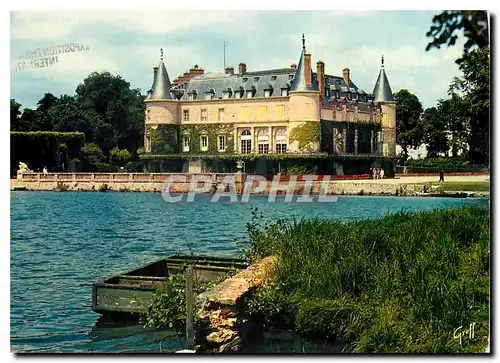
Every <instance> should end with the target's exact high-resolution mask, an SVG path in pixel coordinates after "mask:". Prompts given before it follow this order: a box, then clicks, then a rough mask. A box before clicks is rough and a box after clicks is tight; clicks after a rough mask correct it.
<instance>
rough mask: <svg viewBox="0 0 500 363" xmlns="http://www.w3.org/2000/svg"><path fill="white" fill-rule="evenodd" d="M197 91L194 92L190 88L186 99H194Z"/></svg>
mask: <svg viewBox="0 0 500 363" xmlns="http://www.w3.org/2000/svg"><path fill="white" fill-rule="evenodd" d="M197 93H198V92H196V90H195V89H193V90H191V91H190V92H189V93H188V100H189V101H194V100H196V95H197Z"/></svg>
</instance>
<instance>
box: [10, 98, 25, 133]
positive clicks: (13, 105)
mask: <svg viewBox="0 0 500 363" xmlns="http://www.w3.org/2000/svg"><path fill="white" fill-rule="evenodd" d="M21 106H22V105H21V104H20V103H18V102H16V100H15V99H13V98H11V99H10V131H24V130H23V126H22V123H21Z"/></svg>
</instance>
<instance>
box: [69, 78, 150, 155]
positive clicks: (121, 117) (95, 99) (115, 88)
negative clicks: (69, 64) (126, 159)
mask: <svg viewBox="0 0 500 363" xmlns="http://www.w3.org/2000/svg"><path fill="white" fill-rule="evenodd" d="M76 100H77V101H78V102H79V103H80V104H81V105H82V107H83V108H84V109H85V110H88V111H92V112H93V117H92V122H93V125H92V126H93V129H94V131H95V134H94V142H96V143H97V144H98V145H99V147H100V148H101V149H102V151H103V152H104V153H105V154H106V155H107V154H109V151H110V150H111V149H112V148H113V147H114V146H119V147H120V148H126V149H128V150H130V151H133V152H135V150H136V149H137V147H138V146H140V145H141V144H142V124H143V121H144V110H145V106H144V102H143V97H142V96H141V94H140V92H139V90H137V89H130V83H129V82H127V81H125V80H124V79H123V78H121V77H120V76H113V75H111V74H110V73H109V72H103V73H98V72H94V73H91V74H90V75H89V76H88V77H87V78H85V80H84V81H83V83H81V84H79V85H78V87H77V88H76Z"/></svg>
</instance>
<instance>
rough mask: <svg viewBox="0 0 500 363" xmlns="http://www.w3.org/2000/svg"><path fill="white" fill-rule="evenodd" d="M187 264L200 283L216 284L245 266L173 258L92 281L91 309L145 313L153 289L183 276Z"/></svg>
mask: <svg viewBox="0 0 500 363" xmlns="http://www.w3.org/2000/svg"><path fill="white" fill-rule="evenodd" d="M188 264H189V265H191V266H192V267H193V269H194V271H195V273H196V275H197V277H198V278H199V279H200V280H202V281H216V280H218V279H219V278H221V277H223V276H225V275H226V274H227V273H229V272H232V271H241V270H244V269H245V268H247V267H248V264H247V263H246V262H245V261H244V260H240V259H234V258H225V257H212V256H190V255H180V254H176V255H172V256H169V257H167V258H164V259H161V260H158V261H156V262H153V263H150V264H148V265H146V266H143V267H140V268H138V269H135V270H132V271H129V272H125V273H122V274H119V275H116V276H110V277H104V278H100V279H98V280H97V281H95V282H94V283H93V285H92V310H93V311H95V312H96V313H99V314H106V315H107V314H113V313H139V314H142V313H146V312H147V309H148V307H149V306H150V304H151V301H152V297H153V294H154V291H155V289H156V288H157V287H158V286H159V285H160V284H161V283H163V282H166V281H167V280H168V276H169V275H171V274H175V273H182V272H183V271H184V269H185V268H186V266H187V265H188Z"/></svg>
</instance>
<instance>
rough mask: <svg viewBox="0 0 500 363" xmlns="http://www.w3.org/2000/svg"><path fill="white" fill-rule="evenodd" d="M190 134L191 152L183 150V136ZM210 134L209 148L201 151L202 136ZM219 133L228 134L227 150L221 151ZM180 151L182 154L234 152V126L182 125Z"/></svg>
mask: <svg viewBox="0 0 500 363" xmlns="http://www.w3.org/2000/svg"><path fill="white" fill-rule="evenodd" d="M184 135H189V139H190V145H189V152H184V151H183V137H184ZM202 135H207V136H208V150H207V151H201V143H200V137H201V136H202ZM219 135H225V136H226V151H224V152H219V149H218V142H219ZM179 148H180V153H181V154H184V155H186V154H232V153H234V151H235V150H234V126H233V125H232V124H210V125H206V124H196V125H181V127H180V144H179Z"/></svg>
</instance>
